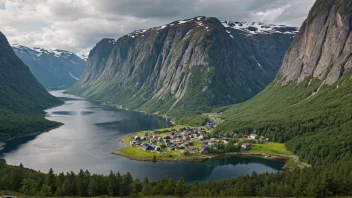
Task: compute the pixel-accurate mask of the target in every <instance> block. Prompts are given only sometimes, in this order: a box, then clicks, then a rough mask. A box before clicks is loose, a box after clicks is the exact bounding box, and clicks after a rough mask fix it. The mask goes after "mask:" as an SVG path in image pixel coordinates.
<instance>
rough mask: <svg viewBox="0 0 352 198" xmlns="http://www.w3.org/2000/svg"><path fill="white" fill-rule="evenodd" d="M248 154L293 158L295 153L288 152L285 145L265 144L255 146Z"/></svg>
mask: <svg viewBox="0 0 352 198" xmlns="http://www.w3.org/2000/svg"><path fill="white" fill-rule="evenodd" d="M248 153H266V154H273V155H275V154H279V155H289V156H293V153H291V152H290V151H288V150H286V148H285V145H284V144H281V143H277V142H268V143H265V144H254V145H253V146H252V149H251V150H249V151H248Z"/></svg>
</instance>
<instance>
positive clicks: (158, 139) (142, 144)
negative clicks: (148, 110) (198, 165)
mask: <svg viewBox="0 0 352 198" xmlns="http://www.w3.org/2000/svg"><path fill="white" fill-rule="evenodd" d="M211 127H212V126H211V125H209V124H208V125H207V126H206V127H199V128H192V127H174V128H170V129H163V130H155V131H149V132H139V133H137V134H133V135H130V136H128V137H126V138H125V139H124V142H125V143H127V144H128V145H129V146H130V147H134V148H137V149H139V150H141V151H143V152H148V153H156V154H172V155H173V156H178V155H181V156H194V155H198V156H199V155H206V154H224V153H228V152H241V151H249V150H251V149H252V146H253V144H265V143H267V142H269V141H270V138H266V137H262V136H258V135H256V134H243V133H236V132H232V133H231V134H230V135H229V137H213V134H212V132H211V131H210V128H211Z"/></svg>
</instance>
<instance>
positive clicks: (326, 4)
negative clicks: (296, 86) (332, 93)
mask: <svg viewBox="0 0 352 198" xmlns="http://www.w3.org/2000/svg"><path fill="white" fill-rule="evenodd" d="M351 10H352V2H351V1H349V0H318V1H317V2H316V3H315V5H314V7H313V8H312V10H311V12H310V14H309V18H308V19H307V20H306V21H305V22H304V23H303V25H302V27H301V29H300V31H299V33H298V35H297V37H296V39H295V40H294V42H293V45H292V46H291V47H290V49H289V50H288V51H287V54H286V56H285V58H284V61H283V65H282V67H281V69H280V71H279V73H278V76H277V81H278V82H279V83H281V84H288V83H290V82H298V83H300V82H302V81H303V80H305V79H307V78H317V79H320V80H322V81H324V83H325V84H329V85H332V84H334V83H335V82H336V81H338V80H339V79H340V78H341V77H343V76H345V75H346V74H348V73H349V71H350V69H351V68H352V57H351V53H352V47H351V42H352V35H351V34H350V33H351V23H352V17H351Z"/></svg>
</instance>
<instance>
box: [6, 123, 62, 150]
mask: <svg viewBox="0 0 352 198" xmlns="http://www.w3.org/2000/svg"><path fill="white" fill-rule="evenodd" d="M49 121H50V120H49ZM63 125H64V124H63V123H60V124H59V125H58V126H56V127H51V128H48V129H45V130H44V131H40V132H35V133H29V134H25V135H19V136H18V135H17V136H14V137H12V138H9V139H7V140H5V141H3V142H0V151H2V150H3V149H4V147H5V146H6V142H8V141H10V140H14V139H19V138H24V137H30V136H36V135H39V134H41V133H45V132H49V131H51V130H54V129H57V128H59V127H62V126H63Z"/></svg>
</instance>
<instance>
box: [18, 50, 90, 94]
mask: <svg viewBox="0 0 352 198" xmlns="http://www.w3.org/2000/svg"><path fill="white" fill-rule="evenodd" d="M12 48H13V50H14V51H15V53H16V55H17V56H18V57H19V58H20V59H21V60H22V61H23V62H24V63H25V64H26V65H27V66H28V67H29V69H30V70H31V72H32V73H33V75H34V76H35V77H36V78H37V79H38V80H39V82H40V83H41V84H42V85H44V86H45V87H46V88H57V87H69V86H71V85H73V84H74V83H76V82H77V81H78V80H79V78H80V76H81V74H82V72H83V68H84V66H85V60H84V59H85V57H84V56H78V55H76V54H74V53H72V52H68V51H64V50H58V49H57V50H47V49H42V48H36V47H35V48H30V47H25V46H22V45H12Z"/></svg>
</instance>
